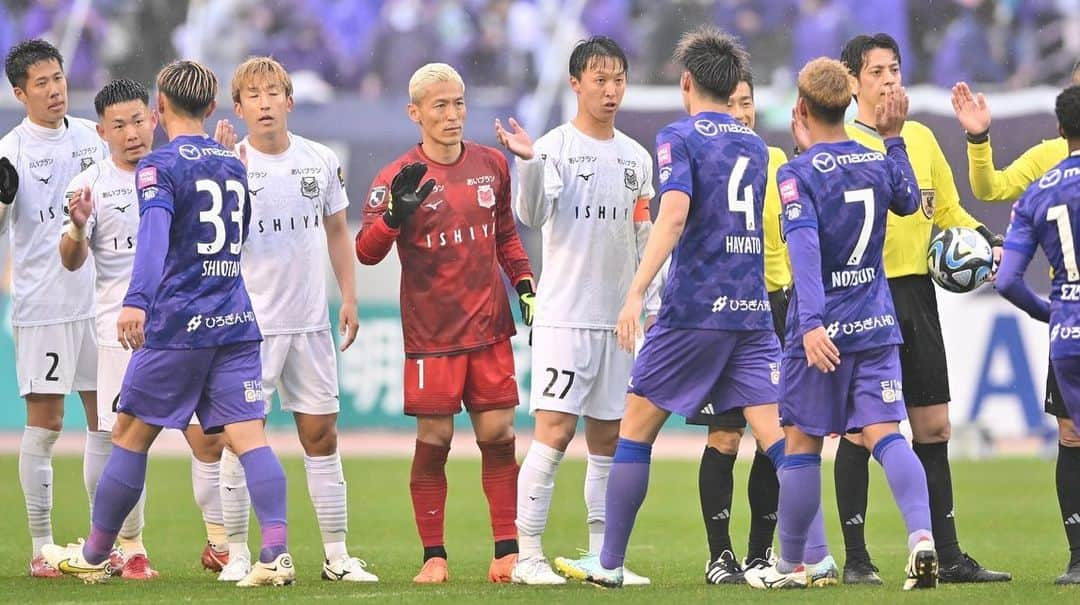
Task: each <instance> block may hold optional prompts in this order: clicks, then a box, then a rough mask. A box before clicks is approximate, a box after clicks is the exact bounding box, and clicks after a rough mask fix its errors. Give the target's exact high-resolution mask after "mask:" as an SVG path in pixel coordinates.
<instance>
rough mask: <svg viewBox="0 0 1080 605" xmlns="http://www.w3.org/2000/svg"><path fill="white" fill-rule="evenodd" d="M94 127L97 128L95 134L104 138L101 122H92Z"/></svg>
mask: <svg viewBox="0 0 1080 605" xmlns="http://www.w3.org/2000/svg"><path fill="white" fill-rule="evenodd" d="M94 129H95V130H97V135H98V136H99V137H101V138H103V139H104V138H105V129H104V128H103V127H102V126H101V122H98V123H97V124H94Z"/></svg>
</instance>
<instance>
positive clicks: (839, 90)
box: [798, 57, 856, 123]
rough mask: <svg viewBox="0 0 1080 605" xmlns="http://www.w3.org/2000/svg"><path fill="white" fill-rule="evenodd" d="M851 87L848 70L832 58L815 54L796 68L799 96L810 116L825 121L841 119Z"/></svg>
mask: <svg viewBox="0 0 1080 605" xmlns="http://www.w3.org/2000/svg"><path fill="white" fill-rule="evenodd" d="M855 86H856V83H855V78H854V77H852V75H851V72H850V71H848V68H847V67H845V66H844V64H843V63H841V62H839V61H837V60H836V59H830V58H828V57H819V58H817V59H814V60H813V61H811V62H809V63H807V64H806V65H805V66H804V67H803V68H802V70H801V71H799V81H798V88H799V96H800V97H802V98H803V99H805V100H806V104H807V108H808V109H809V110H810V113H812V114H813V115H814V117H817V118H820V119H822V120H824V121H826V122H829V123H837V122H842V121H843V120H844V112H845V111H847V108H848V105H850V104H851V96H852V94H853V93H854V92H855Z"/></svg>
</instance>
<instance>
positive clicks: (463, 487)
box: [0, 456, 1080, 604]
mask: <svg viewBox="0 0 1080 605" xmlns="http://www.w3.org/2000/svg"><path fill="white" fill-rule="evenodd" d="M284 462H285V467H286V472H287V474H288V477H289V537H290V545H291V552H292V555H293V558H294V560H295V562H296V566H297V573H298V583H297V584H296V585H295V586H292V587H288V588H278V589H268V588H262V589H246V590H242V589H238V588H236V587H234V586H231V585H228V584H220V583H218V582H216V581H215V580H214V576H213V575H212V574H210V573H209V572H206V571H203V570H202V569H201V567H200V566H199V560H198V557H199V553H200V552H201V550H202V547H203V543H204V540H205V538H204V531H203V526H202V522H201V518H200V516H199V513H198V511H197V509H196V507H195V503H194V501H193V499H192V494H191V484H190V466H189V462H188V460H187V459H178V458H164V457H162V458H157V459H155V458H154V457H153V456H151V462H150V469H149V474H148V477H149V500H148V504H147V516H148V522H147V529H146V533H145V539H146V544H147V547H148V549H149V550H150V555H151V560H152V562H153V564H154V566H155V567H156V568H157V569H158V570H159V571H160V572H161V574H162V576H161V578H159V579H158V580H156V581H152V582H145V583H139V582H124V581H119V580H116V581H112V582H109V583H108V584H105V585H99V586H85V585H83V584H82V583H81V582H79V581H78V580H75V579H73V578H60V579H57V580H32V579H30V578H29V577H27V576H26V571H25V570H26V563H27V559H28V557H27V554H28V553H29V549H30V545H29V542H30V541H29V536H28V534H27V529H26V522H25V512H24V508H23V502H22V495H21V493H20V490H19V489H18V481H17V469H18V465H17V462H16V459H15V457H14V456H3V457H0V482H2V483H3V484H4V485H7V486H8V488H7V489H6V490H4V491H3V492H2V493H0V507H2V508H0V510H2V511H3V514H2V515H0V529H2V534H0V535H3V536H4V537H5V538H6V539H5V540H3V541H2V542H0V570H2V571H0V586H2V594H0V601H3V602H7V603H30V602H42V603H44V602H48V603H74V602H105V603H119V602H129V603H140V604H144V603H177V602H194V603H232V602H239V601H253V600H259V601H280V600H286V599H288V600H291V601H294V602H311V601H325V602H334V601H346V600H349V601H353V602H356V601H357V600H360V601H361V602H378V601H386V602H390V601H393V602H409V603H428V602H444V603H447V602H448V603H463V602H470V603H479V602H511V603H544V604H551V603H562V602H572V601H585V600H587V601H589V602H609V603H616V602H617V603H689V602H704V601H706V600H708V601H713V602H718V601H720V600H725V601H726V600H730V599H734V600H737V601H738V602H757V601H766V600H777V601H783V602H795V601H798V602H800V603H803V602H821V603H838V602H839V603H847V602H850V603H867V602H868V601H874V600H879V602H886V603H895V602H900V601H901V600H903V602H905V603H923V602H934V603H950V604H952V603H958V602H970V603H990V602H1002V603H1048V602H1060V603H1066V602H1074V603H1075V602H1080V587H1078V588H1069V587H1056V586H1054V585H1053V579H1054V578H1055V577H1056V576H1057V574H1059V573H1061V571H1062V570H1063V568H1064V565H1065V563H1066V557H1067V554H1068V553H1067V550H1066V548H1065V539H1064V536H1063V533H1062V531H1061V521H1060V519H1059V515H1058V513H1057V502H1056V499H1055V496H1054V489H1053V473H1054V470H1053V463H1052V462H1049V461H1043V460H1035V459H1004V460H995V461H984V462H958V463H955V464H954V465H953V481H954V484H955V486H956V490H957V502H956V505H957V506H956V508H957V514H958V517H957V519H958V523H959V526H960V536H961V543H962V545H963V546H964V548H965V549H966V550H968V551H969V552H970V553H972V554H973V555H974V556H975V557H977V558H978V559H979V560H980V561H981V562H983V563H985V564H987V565H988V566H990V567H993V568H997V569H1007V570H1009V571H1011V572H1012V573H1013V576H1014V580H1013V582H1012V583H1011V584H1004V585H982V586H941V587H940V588H939V589H938V590H936V591H926V592H922V593H918V594H903V593H901V591H900V584H901V583H902V580H903V577H902V569H903V565H904V559H905V552H904V551H905V544H904V541H905V540H904V532H903V528H902V524H901V521H900V518H899V514H898V513H897V511H896V509H895V507H894V506H893V504H892V502H891V500H890V498H889V494H888V489H887V486H886V484H885V482H884V479H883V477H882V476H881V473H880V471H879V469H878V468H877V467H876V466H872V469H873V470H872V471H871V472H872V479H871V484H872V490H871V505H870V515H869V516H870V524H869V526H868V540H869V543H870V546H871V551H872V554H874V555H875V557H876V562H877V564H878V565H879V567H881V570H882V576H883V577H884V578H885V579H886V581H887V586H885V587H844V586H838V587H834V588H829V589H818V590H812V591H781V592H780V593H764V592H757V591H753V590H751V589H749V588H746V587H738V586H736V587H716V586H706V585H704V584H703V582H702V572H703V565H704V562H705V559H706V557H707V551H706V548H705V538H704V533H703V529H702V522H701V517H700V512H699V508H698V496H697V463H696V462H693V461H658V462H656V463H654V464H653V469H652V480H651V483H650V485H649V494H648V497H647V499H646V501H645V506H644V507H643V508H642V511H641V514H640V515H639V516H638V524H637V530H636V531H635V533H634V535H633V537H632V538H631V542H630V551H629V556H628V563H629V564H630V566H631V567H632V568H633V569H634V570H635V571H638V572H639V573H643V574H645V575H648V576H651V577H652V579H653V585H652V586H649V587H641V588H626V589H622V590H600V589H597V588H594V587H591V586H585V585H580V584H571V585H568V586H564V587H535V588H534V587H523V586H510V585H500V586H493V585H489V584H488V583H487V582H486V572H487V565H488V562H489V561H490V558H491V554H492V553H491V548H492V547H491V539H490V535H491V529H490V525H489V523H488V519H487V501H486V500H485V498H484V495H483V492H482V491H481V488H480V465H479V461H478V460H463V461H454V460H452V461H451V462H450V464H449V466H448V473H449V481H450V496H449V501H448V503H447V549H448V551H449V553H450V571H451V579H452V581H451V583H449V584H446V585H441V586H415V585H413V584H412V582H411V581H410V580H411V578H412V576H413V575H414V574H415V573H416V571H417V570H418V569H419V565H420V553H421V549H420V545H419V540H418V538H417V536H416V529H415V526H414V525H413V520H412V507H411V504H410V501H409V492H408V476H409V462H408V460H403V459H373V460H366V459H355V458H353V459H349V458H347V459H346V460H345V471H346V476H347V479H348V482H349V513H350V534H349V547H350V550H351V552H352V553H353V554H354V555H356V556H359V557H361V558H364V559H366V560H367V561H368V562H369V565H370V566H369V570H371V571H373V572H374V573H376V574H378V575H379V577H380V579H381V581H380V582H379V584H377V585H355V584H354V585H346V584H339V583H330V582H325V581H322V580H320V579H319V570H320V567H319V566H320V562H321V557H322V549H321V544H320V540H319V534H318V530H317V526H316V524H315V518H314V512H313V511H312V509H311V503H310V501H309V500H308V495H307V487H306V483H305V480H304V472H303V465H302V462H301V461H300V460H299V459H298V458H295V457H293V458H287V459H286V460H285V461H284ZM55 468H56V475H55V485H56V491H55V495H54V498H55V510H54V513H53V525H54V532H55V537H56V539H57V540H58V541H61V540H62V541H69V540H74V539H75V538H77V537H80V536H84V535H85V534H86V531H87V502H86V495H85V493H84V492H83V487H82V476H81V472H82V471H81V468H82V466H81V461H80V460H79V459H78V458H76V457H64V458H59V459H57V461H56V467H55ZM748 470H749V465H747V464H744V463H740V464H739V465H738V466H737V467H736V493H735V506H734V520H733V522H732V535H733V538H734V540H735V544H736V547H737V548H738V550H739V553H738V554H739V555H740V556H742V554H743V553H742V551H743V550H744V549H745V540H746V529H747V523H746V515H747V512H746V511H747V508H746V493H745V489H744V487H745V484H746V473H747V472H748ZM583 475H584V464H583V462H581V461H577V460H571V461H567V462H566V463H564V464H563V466H562V469H561V472H560V473H559V477H558V481H557V484H556V490H555V500H554V502H553V505H552V512H551V520H550V522H549V524H548V532H547V535H546V536H545V541H544V545H545V550H546V552H547V554H548V556H549V557H555V556H559V555H574V554H575V552H576V551H575V549H576V548H577V547H581V546H584V545H585V543H586V534H585V524H584V504H583V503H582V495H581V494H582V479H583ZM824 475H825V477H826V483H825V488H824V493H825V495H826V502H825V506H826V523H827V525H828V529H829V536H830V541H831V543H832V544H833V546H834V552H835V553H836V556H837V559H838V560H839V561H841V563H842V561H843V556H842V555H843V553H842V547H841V546H840V544H841V543H840V537H839V524H838V520H837V518H836V512H835V510H836V509H835V506H834V504H833V490H832V487H831V475H832V469H831V467H829V466H826V468H825V469H824ZM1078 480H1080V478H1078ZM251 527H252V537H253V540H252V542H253V545H254V544H257V543H258V542H257V527H258V526H257V524H256V523H255V522H254V520H253V521H252V526H251Z"/></svg>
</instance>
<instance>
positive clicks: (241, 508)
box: [211, 448, 251, 559]
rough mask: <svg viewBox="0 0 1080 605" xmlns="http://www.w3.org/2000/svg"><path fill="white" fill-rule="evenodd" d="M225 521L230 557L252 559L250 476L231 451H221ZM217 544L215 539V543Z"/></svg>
mask: <svg viewBox="0 0 1080 605" xmlns="http://www.w3.org/2000/svg"><path fill="white" fill-rule="evenodd" d="M219 493H220V494H221V519H222V521H223V523H224V525H225V539H226V540H227V541H228V543H229V556H230V557H247V558H248V559H250V558H251V551H250V550H249V549H248V543H247V542H248V522H249V520H250V516H251V497H250V495H249V494H248V488H247V477H245V476H244V467H243V466H241V465H240V459H239V458H238V457H237V456H236V454H235V453H233V451H232V450H230V449H229V448H225V450H224V451H222V452H221V490H220V492H219ZM211 542H213V540H211Z"/></svg>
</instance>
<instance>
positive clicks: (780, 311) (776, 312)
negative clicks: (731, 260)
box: [686, 289, 788, 429]
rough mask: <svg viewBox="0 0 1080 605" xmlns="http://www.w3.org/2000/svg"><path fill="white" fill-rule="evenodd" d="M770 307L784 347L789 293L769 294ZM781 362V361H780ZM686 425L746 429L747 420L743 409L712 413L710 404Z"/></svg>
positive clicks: (775, 327) (775, 292)
mask: <svg viewBox="0 0 1080 605" xmlns="http://www.w3.org/2000/svg"><path fill="white" fill-rule="evenodd" d="M769 306H770V307H772V318H773V330H775V331H776V336H777V338H779V339H780V346H781V347H783V346H784V331H785V329H786V326H787V310H788V291H787V290H784V289H780V290H774V291H772V292H769ZM778 361H779V360H778ZM686 424H693V425H697V426H713V427H716V428H721V429H741V428H746V418H745V417H744V416H743V411H742V408H736V409H733V410H728V411H726V412H724V413H722V414H713V413H711V406H709V404H708V403H706V404H705V407H704V408H702V410H701V412H699V413H698V415H697V416H694V417H692V418H687V419H686Z"/></svg>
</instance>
